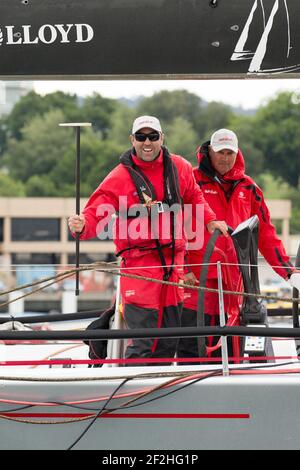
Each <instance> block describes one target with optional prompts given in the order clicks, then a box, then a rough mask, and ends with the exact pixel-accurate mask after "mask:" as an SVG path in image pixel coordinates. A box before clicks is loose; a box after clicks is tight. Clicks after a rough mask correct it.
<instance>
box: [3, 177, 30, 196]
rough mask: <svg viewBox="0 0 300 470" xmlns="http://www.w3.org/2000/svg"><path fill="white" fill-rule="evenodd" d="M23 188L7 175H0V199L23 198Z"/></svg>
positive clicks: (20, 183)
mask: <svg viewBox="0 0 300 470" xmlns="http://www.w3.org/2000/svg"><path fill="white" fill-rule="evenodd" d="M23 196H25V188H24V185H23V183H22V182H21V181H15V180H14V179H13V178H11V177H10V176H9V175H6V174H5V173H0V197H23Z"/></svg>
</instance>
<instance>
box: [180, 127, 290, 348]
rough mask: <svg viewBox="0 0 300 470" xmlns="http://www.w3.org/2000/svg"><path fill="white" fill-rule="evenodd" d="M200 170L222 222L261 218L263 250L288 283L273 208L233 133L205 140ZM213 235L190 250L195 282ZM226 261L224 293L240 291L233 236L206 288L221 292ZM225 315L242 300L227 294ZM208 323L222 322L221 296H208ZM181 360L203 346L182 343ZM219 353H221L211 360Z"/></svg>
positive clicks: (190, 322)
mask: <svg viewBox="0 0 300 470" xmlns="http://www.w3.org/2000/svg"><path fill="white" fill-rule="evenodd" d="M197 158H198V166H197V167H196V168H194V176H195V179H196V182H197V183H198V185H199V187H200V188H201V189H202V192H203V194H204V197H205V199H206V200H207V202H208V204H209V205H210V207H211V208H212V209H213V211H214V212H215V214H216V216H217V219H220V220H221V219H222V220H223V219H224V220H225V221H226V222H227V224H228V225H229V226H230V227H232V228H233V229H234V228H236V227H237V226H238V225H239V224H240V223H241V222H242V221H244V220H246V219H248V218H249V217H251V216H253V215H257V216H258V218H259V245H258V248H259V250H260V252H261V254H262V255H263V256H264V257H265V259H266V260H267V262H268V263H269V264H270V265H271V266H274V271H276V272H277V273H278V274H279V275H280V276H281V277H283V278H284V279H288V278H289V277H290V276H291V274H292V273H293V272H294V271H295V268H294V267H293V265H292V264H291V262H290V259H289V257H288V256H287V254H286V252H285V249H284V246H283V244H282V242H281V240H280V239H279V238H278V236H277V234H276V231H275V228H274V226H273V225H272V223H271V220H270V213H269V209H268V207H267V206H266V203H265V201H264V196H263V193H262V190H261V189H260V188H259V187H258V186H257V185H256V183H255V181H254V180H253V179H252V178H250V177H249V176H247V175H246V174H245V161H244V157H243V155H242V152H241V151H240V150H239V145H238V139H237V136H236V134H235V133H234V132H233V131H231V130H229V129H219V130H217V131H216V132H214V133H213V135H212V136H211V139H210V141H208V142H205V143H204V144H202V146H201V147H200V148H199V150H198V153H197ZM208 240H209V234H208V233H206V240H205V243H204V245H203V248H202V249H201V250H189V251H188V261H189V264H190V265H191V267H190V270H191V272H190V273H189V278H190V280H189V283H190V284H191V285H193V284H195V283H196V280H198V279H199V277H200V264H201V263H202V262H203V256H204V252H205V248H206V245H207V242H208ZM217 261H221V262H223V263H225V265H226V264H227V265H226V266H225V269H224V271H223V273H222V275H223V288H224V290H234V291H236V290H237V288H238V285H239V279H240V274H239V269H238V266H237V263H238V261H237V256H236V252H235V249H234V246H233V242H232V239H231V238H230V237H227V238H225V237H220V238H219V239H218V241H217V244H216V248H215V251H214V253H213V255H212V258H211V263H212V266H211V267H210V269H209V272H208V281H207V287H209V288H213V289H217V288H218V282H217V268H216V262H217ZM224 297H225V298H224V300H225V311H227V312H228V311H229V310H230V311H231V312H239V305H238V297H237V296H229V295H225V296H224ZM197 303H198V293H197V291H195V290H189V289H186V290H185V299H184V307H183V314H182V326H195V325H196V324H197ZM204 312H205V322H206V325H207V326H215V325H218V324H219V313H218V312H219V304H218V296H217V295H216V294H214V293H210V292H207V293H206V294H205V306H204ZM212 343H213V338H209V342H208V347H213V344H212ZM178 355H179V357H197V356H198V347H197V342H196V340H195V339H182V340H180V343H179V351H178ZM210 355H212V356H215V355H216V356H218V355H220V349H218V350H217V351H216V352H215V353H208V356H210Z"/></svg>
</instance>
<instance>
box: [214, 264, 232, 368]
mask: <svg viewBox="0 0 300 470" xmlns="http://www.w3.org/2000/svg"><path fill="white" fill-rule="evenodd" d="M217 272H218V290H219V312H220V326H225V325H226V318H225V310H224V295H223V284H222V268H221V263H220V261H218V262H217ZM221 345H222V367H223V375H224V376H228V375H229V367H228V349H227V338H226V336H222V338H221Z"/></svg>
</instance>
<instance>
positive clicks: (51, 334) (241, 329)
mask: <svg viewBox="0 0 300 470" xmlns="http://www.w3.org/2000/svg"><path fill="white" fill-rule="evenodd" d="M198 336H262V337H281V338H300V328H272V327H269V328H260V327H250V326H247V327H245V326H234V327H228V326H223V327H221V326H205V327H201V328H198V327H181V328H137V329H131V330H85V331H60V330H56V331H7V330H0V340H3V341H5V340H12V339H13V340H15V341H16V340H20V341H25V340H26V341H27V340H44V341H56V340H82V341H83V340H87V341H89V340H109V339H130V338H181V337H184V338H186V337H190V338H194V337H198Z"/></svg>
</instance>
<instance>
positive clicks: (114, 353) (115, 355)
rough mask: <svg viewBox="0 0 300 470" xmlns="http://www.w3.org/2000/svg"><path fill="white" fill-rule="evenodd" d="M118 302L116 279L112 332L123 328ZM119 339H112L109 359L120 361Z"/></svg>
mask: <svg viewBox="0 0 300 470" xmlns="http://www.w3.org/2000/svg"><path fill="white" fill-rule="evenodd" d="M120 300H121V278H120V276H118V278H117V291H116V307H115V319H114V322H113V325H112V329H113V330H121V329H122V326H123V322H122V317H121V312H120ZM122 342H123V340H121V339H113V340H112V344H111V359H121V343H122ZM111 366H112V367H117V366H118V364H112V365H111Z"/></svg>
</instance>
